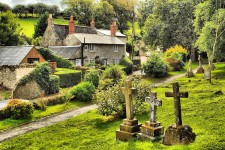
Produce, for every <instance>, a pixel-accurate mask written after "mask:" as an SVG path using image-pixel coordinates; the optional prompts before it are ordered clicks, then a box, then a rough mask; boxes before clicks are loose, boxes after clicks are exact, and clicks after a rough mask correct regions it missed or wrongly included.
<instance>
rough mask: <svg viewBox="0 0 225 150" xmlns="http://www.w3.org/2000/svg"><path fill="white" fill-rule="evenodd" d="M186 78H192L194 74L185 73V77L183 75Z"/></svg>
mask: <svg viewBox="0 0 225 150" xmlns="http://www.w3.org/2000/svg"><path fill="white" fill-rule="evenodd" d="M185 76H186V77H187V78H189V77H193V76H194V73H193V72H192V71H191V72H189V71H188V72H187V73H186V75H185Z"/></svg>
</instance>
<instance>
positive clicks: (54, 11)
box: [48, 5, 59, 16]
mask: <svg viewBox="0 0 225 150" xmlns="http://www.w3.org/2000/svg"><path fill="white" fill-rule="evenodd" d="M48 12H49V13H50V14H53V16H54V15H56V14H58V13H59V7H58V6H57V5H52V6H49V8H48Z"/></svg>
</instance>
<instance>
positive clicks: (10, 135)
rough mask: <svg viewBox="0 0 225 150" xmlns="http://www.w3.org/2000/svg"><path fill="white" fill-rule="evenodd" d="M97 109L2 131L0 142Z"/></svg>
mask: <svg viewBox="0 0 225 150" xmlns="http://www.w3.org/2000/svg"><path fill="white" fill-rule="evenodd" d="M196 71H197V69H195V70H193V72H194V73H195V72H196ZM133 75H141V71H136V72H134V73H133ZM183 76H185V73H184V74H180V75H176V76H172V77H169V78H166V79H165V80H163V81H161V82H158V83H156V84H153V85H152V86H159V85H161V84H164V83H167V82H171V81H173V80H175V79H177V78H180V77H183ZM97 107H98V106H97V105H90V106H85V107H82V108H79V109H76V110H72V111H68V112H64V113H61V114H56V115H53V116H49V117H45V118H42V119H40V120H38V121H35V122H31V123H27V124H25V125H22V126H20V127H17V128H14V129H10V130H6V131H3V132H1V133H0V142H2V141H5V140H8V139H11V138H13V137H16V136H18V135H21V134H25V133H27V132H31V131H33V130H37V129H40V128H44V127H47V126H50V125H52V124H55V123H58V122H61V121H64V120H67V119H69V118H72V117H75V116H78V115H81V114H83V113H85V112H87V111H89V110H93V109H96V108H97Z"/></svg>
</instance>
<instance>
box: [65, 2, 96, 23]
mask: <svg viewBox="0 0 225 150" xmlns="http://www.w3.org/2000/svg"><path fill="white" fill-rule="evenodd" d="M62 4H65V5H67V6H68V8H69V10H70V11H71V15H73V16H75V17H76V19H77V21H78V24H80V25H89V24H90V21H91V19H92V10H93V4H94V0H62Z"/></svg>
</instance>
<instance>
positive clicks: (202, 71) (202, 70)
mask: <svg viewBox="0 0 225 150" xmlns="http://www.w3.org/2000/svg"><path fill="white" fill-rule="evenodd" d="M196 73H199V74H200V73H204V69H203V68H202V67H199V68H198V70H197V72H196Z"/></svg>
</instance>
